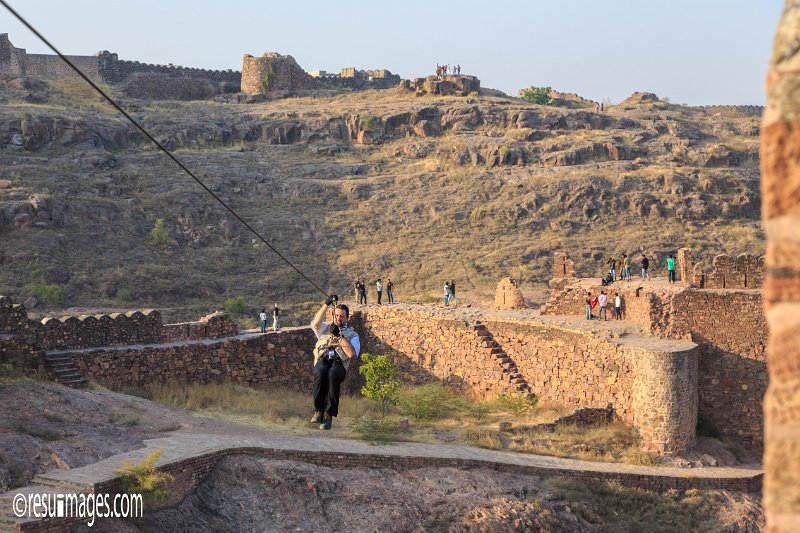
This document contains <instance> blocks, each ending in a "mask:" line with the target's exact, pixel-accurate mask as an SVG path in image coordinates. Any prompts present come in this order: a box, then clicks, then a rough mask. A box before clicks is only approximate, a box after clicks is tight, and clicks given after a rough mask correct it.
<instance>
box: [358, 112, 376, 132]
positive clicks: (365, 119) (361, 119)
mask: <svg viewBox="0 0 800 533" xmlns="http://www.w3.org/2000/svg"><path fill="white" fill-rule="evenodd" d="M377 120H378V118H377V117H373V116H372V115H368V114H367V113H361V114H360V115H358V123H359V124H361V129H362V130H368V129H370V128H371V127H372V125H373V124H375V122H377Z"/></svg>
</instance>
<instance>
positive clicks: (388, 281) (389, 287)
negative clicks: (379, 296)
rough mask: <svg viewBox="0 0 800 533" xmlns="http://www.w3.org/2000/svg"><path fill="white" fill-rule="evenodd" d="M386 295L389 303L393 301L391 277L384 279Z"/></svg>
mask: <svg viewBox="0 0 800 533" xmlns="http://www.w3.org/2000/svg"><path fill="white" fill-rule="evenodd" d="M386 297H387V298H388V299H389V303H390V304H393V303H394V283H392V280H391V279H388V278H387V279H386Z"/></svg>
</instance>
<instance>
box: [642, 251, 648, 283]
mask: <svg viewBox="0 0 800 533" xmlns="http://www.w3.org/2000/svg"><path fill="white" fill-rule="evenodd" d="M648 268H650V260H649V259H648V258H647V256H646V255H644V254H642V279H643V280H644V279H648V280H649V279H650V274H648V273H647V269H648Z"/></svg>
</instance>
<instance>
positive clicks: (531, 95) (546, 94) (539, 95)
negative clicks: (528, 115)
mask: <svg viewBox="0 0 800 533" xmlns="http://www.w3.org/2000/svg"><path fill="white" fill-rule="evenodd" d="M552 90H553V89H552V88H550V87H531V88H529V89H525V90H524V91H523V92H522V97H523V98H524V99H525V100H527V101H529V102H531V103H532V104H539V105H545V104H547V103H548V102H550V91H552Z"/></svg>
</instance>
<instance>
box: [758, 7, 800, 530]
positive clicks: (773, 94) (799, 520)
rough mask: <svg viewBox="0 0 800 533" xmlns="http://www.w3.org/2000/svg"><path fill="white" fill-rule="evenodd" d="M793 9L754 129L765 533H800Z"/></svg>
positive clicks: (797, 88)
mask: <svg viewBox="0 0 800 533" xmlns="http://www.w3.org/2000/svg"><path fill="white" fill-rule="evenodd" d="M798 42H800V3H799V2H798V1H797V0H786V3H785V7H784V12H783V16H782V18H781V21H780V24H779V26H778V32H777V34H776V36H775V43H774V47H773V52H772V58H771V59H770V70H769V73H768V75H767V108H766V110H765V111H764V118H763V124H762V129H761V176H762V184H761V190H762V216H763V220H764V228H765V230H766V234H767V257H766V281H765V285H764V306H765V310H766V313H767V322H768V325H769V329H770V335H769V342H768V344H767V369H768V371H769V387H768V388H767V393H766V396H765V397H764V435H765V449H764V473H765V477H764V507H765V510H766V516H767V531H769V532H779V531H780V532H784V531H786V532H788V531H800V48H798V46H797V43H798Z"/></svg>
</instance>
